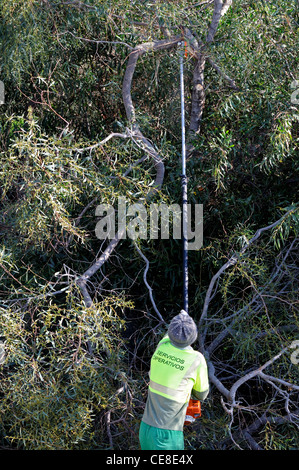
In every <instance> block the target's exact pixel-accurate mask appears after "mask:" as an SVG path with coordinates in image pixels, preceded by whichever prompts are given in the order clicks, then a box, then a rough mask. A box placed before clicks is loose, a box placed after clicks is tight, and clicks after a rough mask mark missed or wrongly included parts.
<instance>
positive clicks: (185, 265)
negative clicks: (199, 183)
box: [180, 48, 189, 313]
mask: <svg viewBox="0 0 299 470" xmlns="http://www.w3.org/2000/svg"><path fill="white" fill-rule="evenodd" d="M180 85H181V126H182V206H183V207H182V213H183V224H182V225H183V295H184V310H185V311H186V312H187V313H189V312H188V310H189V305H188V248H187V244H188V238H187V216H188V212H187V207H188V206H187V204H188V200H187V176H186V145H185V104H184V50H183V48H182V49H181V54H180Z"/></svg>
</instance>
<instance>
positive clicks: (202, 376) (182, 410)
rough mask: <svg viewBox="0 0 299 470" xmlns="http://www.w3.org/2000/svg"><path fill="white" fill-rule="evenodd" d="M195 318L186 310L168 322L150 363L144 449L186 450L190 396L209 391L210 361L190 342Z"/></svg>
mask: <svg viewBox="0 0 299 470" xmlns="http://www.w3.org/2000/svg"><path fill="white" fill-rule="evenodd" d="M197 334H198V331H197V327H196V324H195V322H194V320H193V319H192V318H191V317H190V316H189V315H188V314H187V313H186V312H185V311H184V310H181V312H180V313H179V314H178V315H176V316H175V317H174V318H173V319H172V321H171V322H170V324H169V327H168V331H167V334H166V335H165V336H164V338H163V339H162V340H161V341H160V342H159V344H158V346H157V348H156V350H155V352H154V354H153V356H152V358H151V363H150V373H149V376H150V377H149V378H150V382H149V387H148V396H147V400H146V404H145V410H144V413H143V417H142V420H141V424H140V429H139V442H140V446H141V449H142V450H184V433H183V427H184V421H185V415H186V410H187V406H188V403H189V399H190V398H191V394H192V398H195V399H197V400H200V401H203V400H205V398H206V397H207V395H208V393H209V381H208V372H207V364H206V360H205V358H204V356H203V355H202V354H201V353H200V352H198V351H195V350H194V349H193V348H192V347H191V344H193V343H194V342H195V340H196V339H197Z"/></svg>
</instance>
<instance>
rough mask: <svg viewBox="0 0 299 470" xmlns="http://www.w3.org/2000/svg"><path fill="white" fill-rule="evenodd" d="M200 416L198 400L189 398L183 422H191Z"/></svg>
mask: <svg viewBox="0 0 299 470" xmlns="http://www.w3.org/2000/svg"><path fill="white" fill-rule="evenodd" d="M200 417H201V406H200V401H199V400H192V399H190V400H189V403H188V407H187V410H186V418H185V424H191V423H193V422H194V421H195V420H196V419H197V418H200Z"/></svg>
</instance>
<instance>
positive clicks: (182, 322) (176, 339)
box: [168, 310, 197, 348]
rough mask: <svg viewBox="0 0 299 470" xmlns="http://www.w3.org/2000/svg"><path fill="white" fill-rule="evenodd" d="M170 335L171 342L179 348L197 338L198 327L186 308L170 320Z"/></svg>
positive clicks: (188, 344)
mask: <svg viewBox="0 0 299 470" xmlns="http://www.w3.org/2000/svg"><path fill="white" fill-rule="evenodd" d="M168 336H169V339H170V341H171V343H172V344H173V345H174V346H176V347H178V348H185V347H186V346H190V344H192V343H194V341H195V340H196V338H197V327H196V325H195V323H194V320H193V319H192V318H191V317H190V316H189V315H188V313H187V312H185V310H181V311H180V313H179V315H176V316H175V317H174V318H173V319H172V320H171V322H170V324H169V327H168Z"/></svg>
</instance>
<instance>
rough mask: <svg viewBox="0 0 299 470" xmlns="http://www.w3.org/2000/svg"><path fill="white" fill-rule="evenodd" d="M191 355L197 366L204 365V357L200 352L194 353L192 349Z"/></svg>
mask: <svg viewBox="0 0 299 470" xmlns="http://www.w3.org/2000/svg"><path fill="white" fill-rule="evenodd" d="M192 354H193V355H194V358H196V359H197V361H198V364H199V365H200V364H206V360H205V357H204V355H203V354H202V353H201V352H199V351H196V350H195V349H193V348H192Z"/></svg>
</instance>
